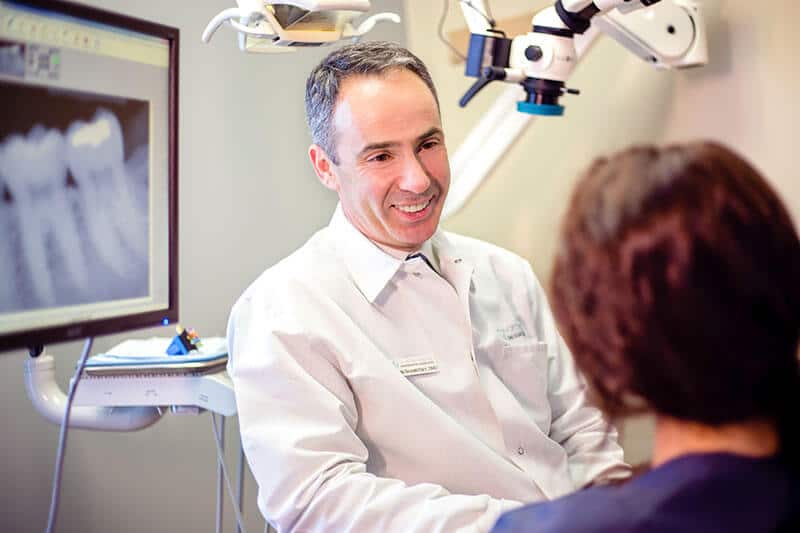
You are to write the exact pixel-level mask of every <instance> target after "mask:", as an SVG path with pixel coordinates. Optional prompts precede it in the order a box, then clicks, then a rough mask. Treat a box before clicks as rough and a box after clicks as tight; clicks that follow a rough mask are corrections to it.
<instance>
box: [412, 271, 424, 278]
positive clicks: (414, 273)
mask: <svg viewBox="0 0 800 533" xmlns="http://www.w3.org/2000/svg"><path fill="white" fill-rule="evenodd" d="M411 275H412V276H414V277H415V278H418V277H420V276H422V274H420V273H419V272H412V273H411Z"/></svg>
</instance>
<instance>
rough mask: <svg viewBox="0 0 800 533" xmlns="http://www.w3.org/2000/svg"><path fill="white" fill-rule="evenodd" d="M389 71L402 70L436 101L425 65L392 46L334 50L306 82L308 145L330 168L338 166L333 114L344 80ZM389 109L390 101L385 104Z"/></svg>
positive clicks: (375, 43)
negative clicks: (316, 148) (322, 153)
mask: <svg viewBox="0 0 800 533" xmlns="http://www.w3.org/2000/svg"><path fill="white" fill-rule="evenodd" d="M393 69H406V70H409V71H411V72H413V73H414V74H416V75H417V76H419V78H420V79H421V80H422V81H423V82H425V85H427V86H428V88H429V89H430V90H431V93H433V98H434V99H435V100H436V107H437V108H438V107H439V97H438V96H437V95H436V88H435V87H434V86H433V80H432V79H431V75H430V73H429V72H428V69H427V67H425V64H424V63H423V62H422V61H421V60H420V59H419V58H418V57H417V56H415V55H414V54H412V53H411V52H409V51H408V50H406V49H405V48H403V47H402V46H399V45H397V44H395V43H390V42H386V41H364V42H359V43H356V44H351V45H348V46H344V47H342V48H339V49H337V50H334V51H333V52H331V53H330V54H328V55H327V56H326V57H325V59H323V60H322V61H321V62H320V64H319V65H317V66H316V67H315V68H314V70H312V71H311V74H309V76H308V80H306V120H307V121H308V129H309V130H311V139H312V141H313V142H314V143H315V144H317V145H319V146H321V147H322V149H323V150H324V151H325V153H326V154H327V155H328V157H329V158H330V159H331V161H333V163H334V164H339V161H338V156H337V154H336V145H335V139H334V134H335V132H334V127H333V113H334V109H335V107H336V101H337V99H338V98H339V88H340V87H341V84H342V82H343V81H344V80H346V79H347V78H350V77H353V76H359V75H360V76H364V75H376V76H377V75H381V74H384V73H386V72H388V71H390V70H393ZM387 105H391V101H387Z"/></svg>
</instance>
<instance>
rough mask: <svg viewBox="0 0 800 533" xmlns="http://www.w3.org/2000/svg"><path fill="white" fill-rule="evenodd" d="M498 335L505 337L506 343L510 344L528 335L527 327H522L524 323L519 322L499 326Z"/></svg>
mask: <svg viewBox="0 0 800 533" xmlns="http://www.w3.org/2000/svg"><path fill="white" fill-rule="evenodd" d="M497 335H498V336H499V337H500V338H501V339H503V342H504V343H505V344H510V343H511V342H513V341H514V340H516V339H522V338H525V337H527V335H526V334H525V329H524V328H523V327H522V324H520V323H519V322H514V323H513V324H511V325H510V326H508V327H505V328H499V329H498V330H497Z"/></svg>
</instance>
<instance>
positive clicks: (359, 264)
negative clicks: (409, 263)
mask: <svg viewBox="0 0 800 533" xmlns="http://www.w3.org/2000/svg"><path fill="white" fill-rule="evenodd" d="M328 228H329V230H330V231H331V232H332V234H333V239H334V243H335V245H336V249H337V250H338V252H339V254H340V256H341V258H342V261H344V264H345V266H346V267H347V270H348V271H349V272H350V276H351V277H352V278H353V281H354V282H355V284H356V286H357V287H358V290H359V291H361V294H363V295H364V297H365V298H366V299H367V300H369V301H370V303H373V302H374V301H375V298H377V297H378V294H380V292H381V291H382V290H383V288H384V287H386V284H387V283H389V281H390V280H391V279H392V278H393V277H394V275H395V273H396V272H397V270H398V269H399V268H400V266H401V265H402V264H403V260H402V259H398V258H396V257H392V256H391V255H390V254H388V253H386V252H385V251H384V250H381V248H380V247H379V246H378V245H376V244H375V243H374V242H372V241H371V240H369V238H367V237H366V236H365V235H364V234H363V233H361V232H360V231H358V230H357V229H356V228H355V226H353V225H352V224H351V223H350V221H349V220H347V217H345V216H344V211H343V210H342V204H341V203H340V204H337V206H336V210H335V211H334V212H333V217H332V218H331V222H330V224H329V225H328Z"/></svg>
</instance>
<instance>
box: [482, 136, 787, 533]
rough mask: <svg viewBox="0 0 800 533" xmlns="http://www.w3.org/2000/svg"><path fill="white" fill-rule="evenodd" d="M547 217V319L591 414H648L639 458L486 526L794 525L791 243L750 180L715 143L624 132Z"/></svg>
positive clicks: (770, 199) (692, 528) (758, 182)
mask: <svg viewBox="0 0 800 533" xmlns="http://www.w3.org/2000/svg"><path fill="white" fill-rule="evenodd" d="M562 231H563V240H562V244H561V248H560V251H559V253H558V256H557V259H556V264H555V269H554V274H553V277H552V286H551V290H552V296H553V298H552V304H553V310H554V313H555V316H556V319H557V321H558V323H559V327H560V330H561V333H562V334H563V336H564V338H565V340H566V342H567V343H568V345H569V347H570V348H571V350H572V353H573V354H574V357H575V361H576V363H577V365H578V367H579V368H580V369H581V370H582V371H583V373H584V375H585V376H586V379H587V380H588V382H589V384H590V389H591V391H592V393H593V394H594V396H595V397H596V399H597V400H598V402H599V404H600V405H601V406H602V407H603V409H604V411H605V412H606V414H608V415H610V416H620V415H628V414H632V413H642V412H651V413H654V414H655V418H656V430H655V439H654V444H653V453H652V465H651V466H652V469H651V470H650V471H648V472H646V473H644V474H641V475H639V476H638V477H636V478H634V479H633V480H632V481H629V482H627V483H625V484H622V485H617V486H605V487H594V488H590V489H587V490H583V491H580V492H577V493H574V494H572V495H570V496H566V497H564V498H561V499H557V500H554V501H552V502H547V503H542V504H532V505H529V506H526V507H523V508H520V509H517V510H515V511H512V512H510V513H507V514H505V515H503V516H502V517H501V518H500V519H499V520H498V522H497V524H496V525H495V528H494V530H493V531H494V532H496V533H512V532H513V533H519V532H551V531H553V532H554V531H558V532H580V533H583V532H601V531H603V532H605V531H609V532H610V531H613V532H615V533H624V532H633V531H646V532H648V533H650V532H662V531H664V532H666V531H680V532H682V533H686V532H701V531H702V532H709V531H724V532H748V533H750V532H761V531H764V532H766V531H800V520H798V517H799V515H800V432H798V425H800V415H798V412H797V409H798V407H800V401H798V399H799V398H800V377H799V374H798V358H797V357H798V339H799V338H800V241H798V235H797V232H796V230H795V228H794V226H793V225H792V221H791V219H790V216H789V214H788V213H787V210H786V208H785V207H784V206H783V204H782V203H781V201H780V199H779V198H778V196H777V195H776V194H775V192H774V191H773V190H772V188H771V187H770V186H769V185H768V183H767V181H766V180H765V179H764V178H763V177H762V176H761V175H760V174H759V172H758V171H756V170H755V169H754V168H753V167H752V166H751V165H750V164H749V163H748V162H747V161H745V160H744V159H743V158H742V157H740V156H738V155H737V154H736V153H734V152H733V151H731V150H730V149H728V148H726V147H724V146H721V145H719V144H717V143H714V142H693V143H688V144H681V145H672V146H667V147H664V148H658V147H653V146H643V147H635V148H630V149H628V150H625V151H622V152H620V153H617V154H615V155H613V156H611V157H607V158H601V159H599V160H597V161H596V162H595V163H594V164H593V165H592V166H591V167H590V168H589V169H588V171H587V172H586V173H585V174H584V175H583V177H582V179H581V180H580V182H579V184H578V186H577V189H576V190H575V192H574V194H573V196H572V201H571V204H570V206H569V209H568V212H567V215H566V218H565V221H564V223H563V228H562Z"/></svg>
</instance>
